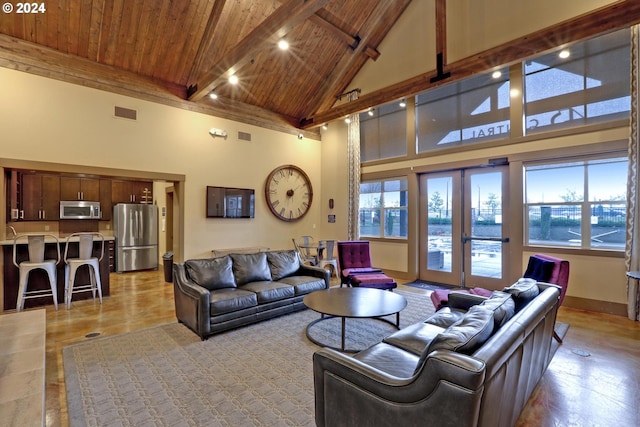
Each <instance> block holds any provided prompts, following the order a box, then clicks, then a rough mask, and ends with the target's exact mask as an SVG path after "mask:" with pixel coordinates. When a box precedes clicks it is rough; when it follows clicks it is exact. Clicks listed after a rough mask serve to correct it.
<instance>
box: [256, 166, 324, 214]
mask: <svg viewBox="0 0 640 427" xmlns="http://www.w3.org/2000/svg"><path fill="white" fill-rule="evenodd" d="M264 193H265V197H266V199H267V205H269V209H270V210H271V212H272V213H273V214H274V215H275V216H276V218H278V219H281V220H283V221H297V220H299V219H300V218H302V217H303V216H305V214H306V213H307V212H308V211H309V208H310V207H311V201H312V200H313V189H312V188H311V180H310V179H309V177H308V176H307V174H306V173H305V172H304V171H303V170H302V169H300V168H299V167H297V166H294V165H283V166H279V167H277V168H275V169H274V170H273V171H272V172H271V173H270V174H269V176H268V177H267V182H266V184H265V187H264Z"/></svg>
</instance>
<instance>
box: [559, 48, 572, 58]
mask: <svg viewBox="0 0 640 427" xmlns="http://www.w3.org/2000/svg"><path fill="white" fill-rule="evenodd" d="M558 56H559V57H560V58H562V59H566V58H568V57H569V56H571V52H569V49H562V50H561V51H560V53H559V54H558Z"/></svg>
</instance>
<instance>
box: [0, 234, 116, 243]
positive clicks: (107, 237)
mask: <svg viewBox="0 0 640 427" xmlns="http://www.w3.org/2000/svg"><path fill="white" fill-rule="evenodd" d="M24 234H25V235H28V234H45V235H47V234H51V235H54V236H56V237H58V242H59V243H66V241H67V236H57V233H48V232H46V231H45V232H43V233H24ZM103 236H104V241H105V242H108V241H111V240H115V237H114V236H112V235H105V234H103ZM79 240H80V239H79V238H78V237H77V236H74V237H72V238H71V240H70V241H71V242H78V241H79ZM44 242H45V243H55V240H54V239H52V238H51V236H46V237H45V240H44ZM98 242H99V240H98ZM18 244H19V245H26V244H27V240H26V239H20V240H19V241H18ZM0 245H2V246H13V237H11V238H8V239H4V240H0Z"/></svg>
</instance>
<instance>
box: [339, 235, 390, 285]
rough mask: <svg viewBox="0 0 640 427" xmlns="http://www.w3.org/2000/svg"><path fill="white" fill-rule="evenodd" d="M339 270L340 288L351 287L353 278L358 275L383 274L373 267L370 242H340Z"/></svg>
mask: <svg viewBox="0 0 640 427" xmlns="http://www.w3.org/2000/svg"><path fill="white" fill-rule="evenodd" d="M338 269H339V270H340V287H342V285H347V286H350V285H351V277H352V276H354V275H356V274H369V273H381V272H382V271H381V270H380V269H379V268H375V267H373V266H372V265H371V255H370V253H369V242H368V241H366V240H352V241H339V242H338Z"/></svg>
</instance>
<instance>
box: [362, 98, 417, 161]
mask: <svg viewBox="0 0 640 427" xmlns="http://www.w3.org/2000/svg"><path fill="white" fill-rule="evenodd" d="M401 104H402V105H401ZM406 155H407V112H406V104H405V103H398V102H394V103H391V104H386V105H382V106H380V107H377V108H371V109H369V110H368V111H366V112H364V113H361V114H360V161H362V162H366V161H370V160H379V159H388V158H391V157H399V156H406Z"/></svg>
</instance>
